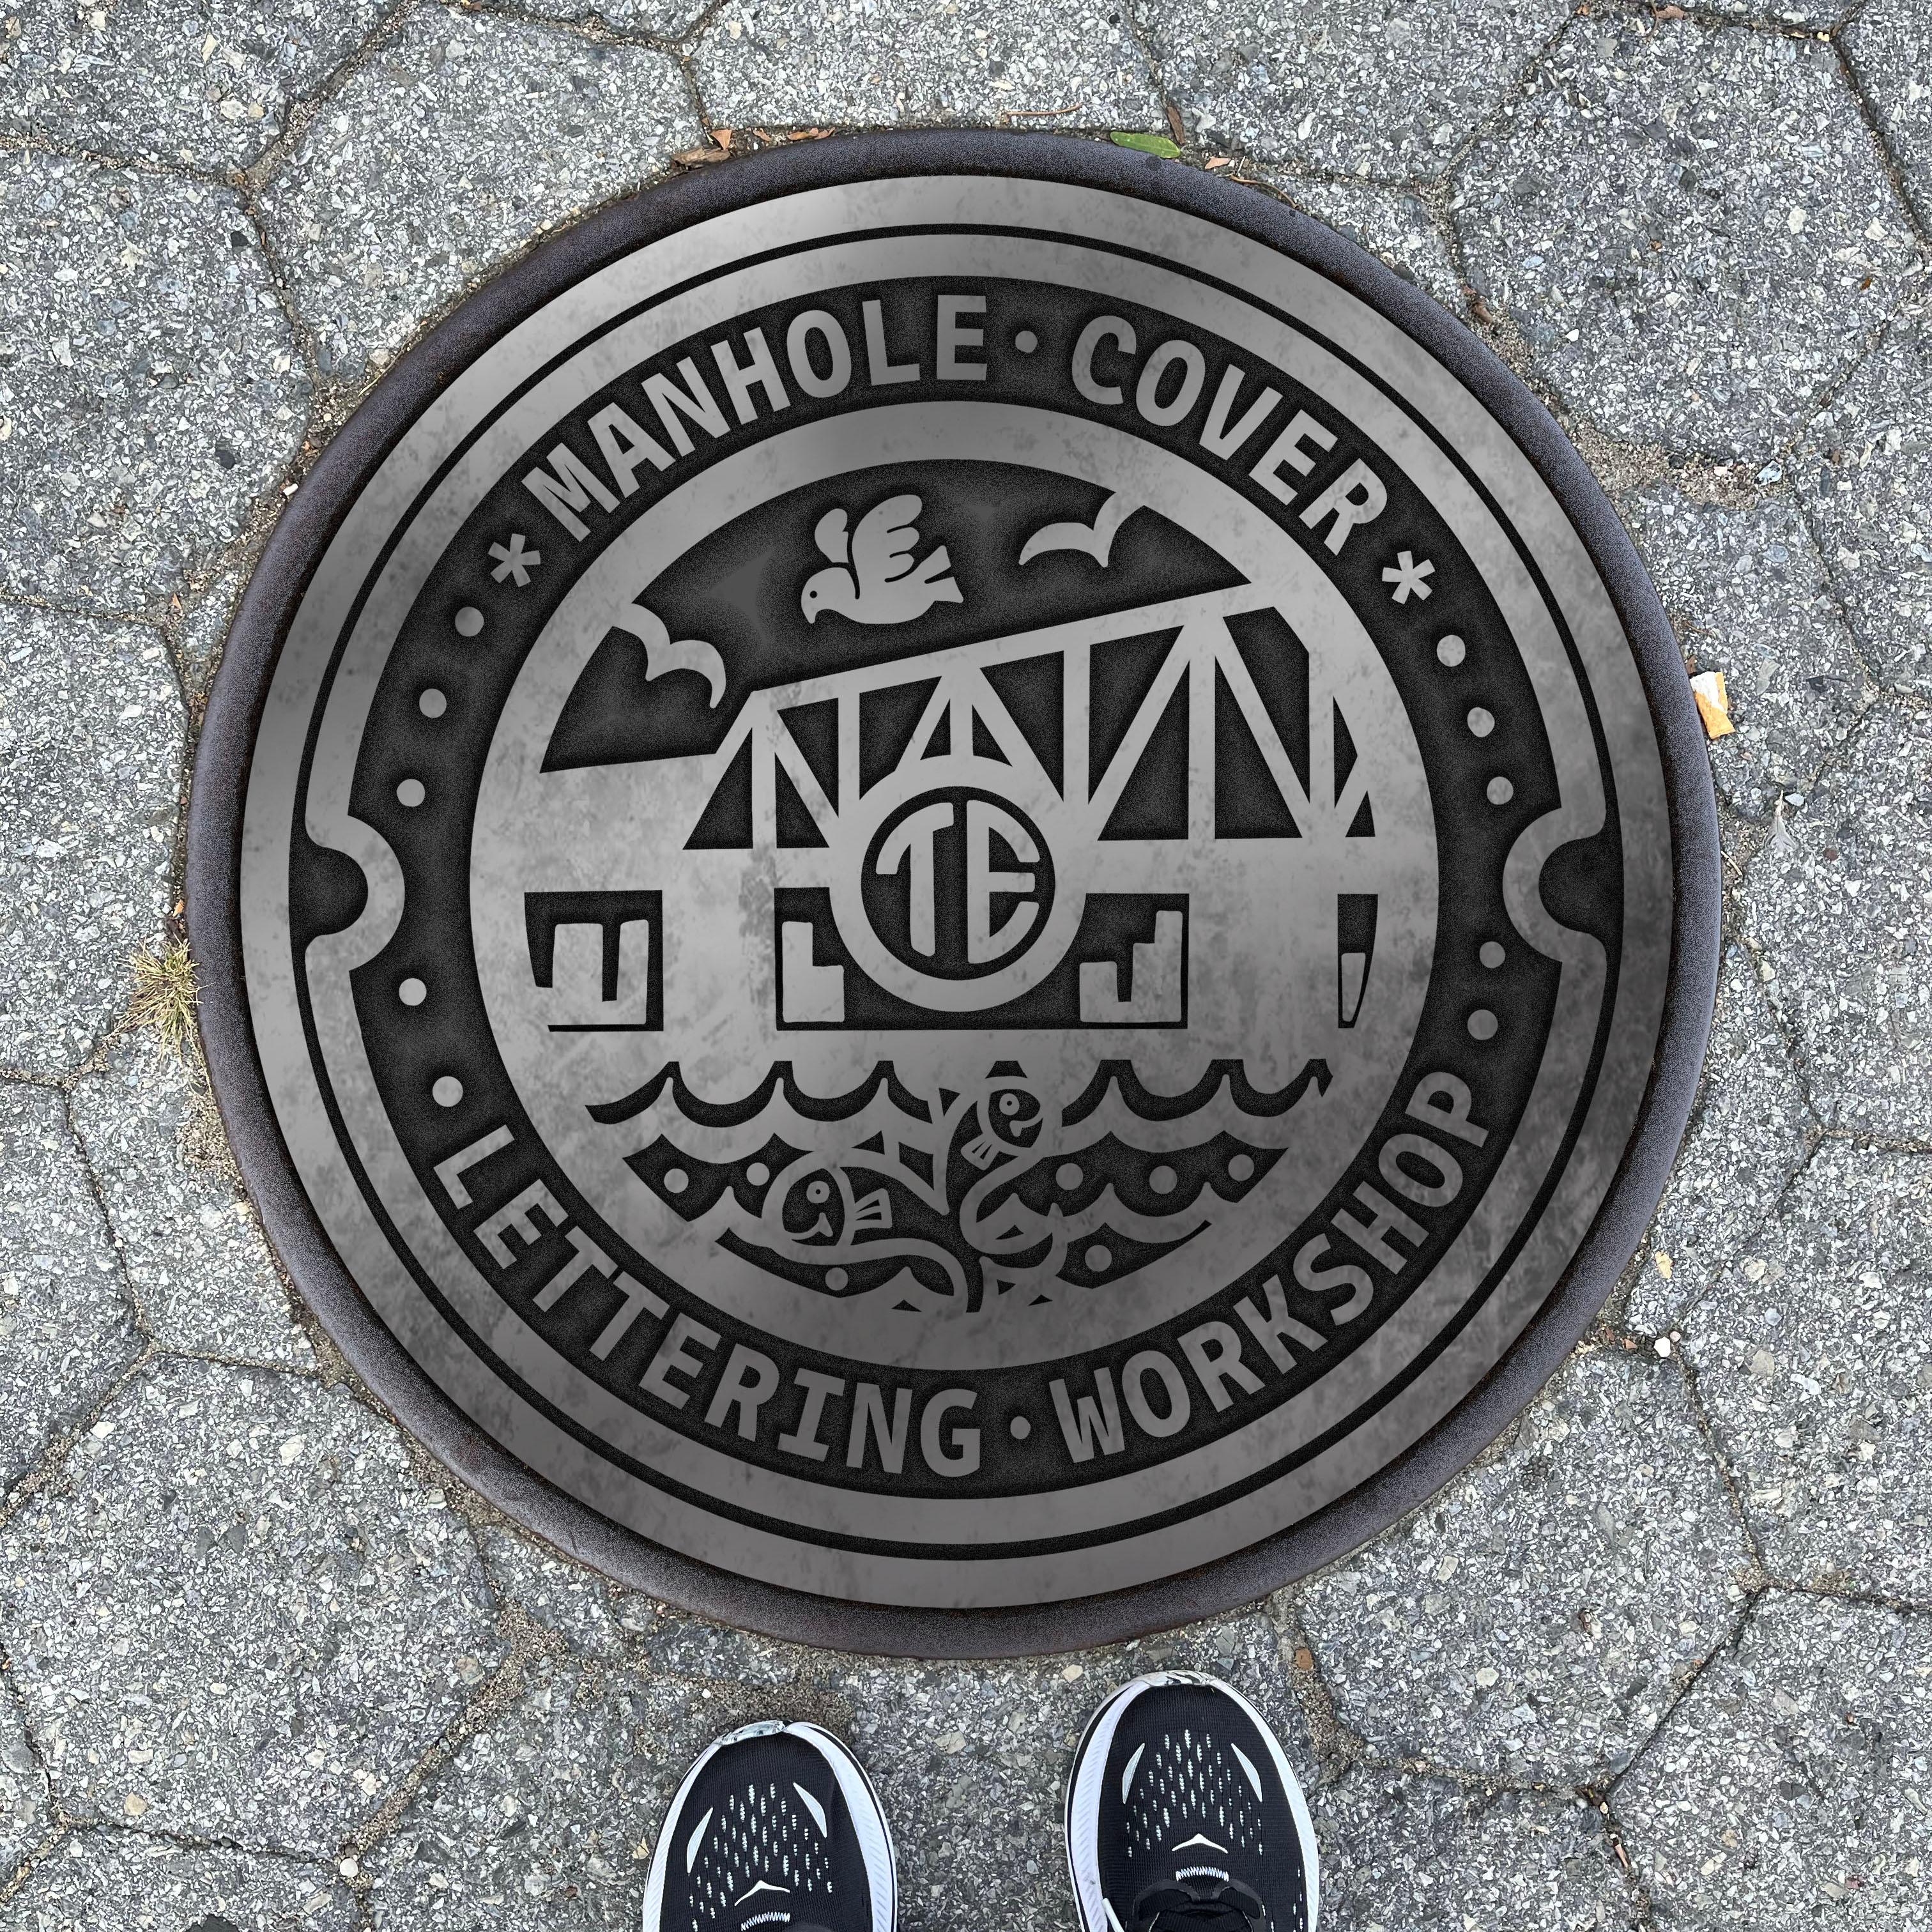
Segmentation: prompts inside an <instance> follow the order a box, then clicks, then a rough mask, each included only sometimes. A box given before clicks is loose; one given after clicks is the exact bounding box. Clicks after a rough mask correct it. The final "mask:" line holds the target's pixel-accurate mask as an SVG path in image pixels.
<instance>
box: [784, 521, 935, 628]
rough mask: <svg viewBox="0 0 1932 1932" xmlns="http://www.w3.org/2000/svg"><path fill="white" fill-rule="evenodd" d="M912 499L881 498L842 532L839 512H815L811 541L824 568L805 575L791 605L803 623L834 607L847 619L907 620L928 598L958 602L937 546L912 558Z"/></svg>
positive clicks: (929, 604)
mask: <svg viewBox="0 0 1932 1932" xmlns="http://www.w3.org/2000/svg"><path fill="white" fill-rule="evenodd" d="M919 504H920V499H919V498H918V497H916V496H888V497H887V498H886V500H885V501H884V502H883V503H881V504H880V505H878V506H877V508H875V509H871V510H868V511H866V513H865V515H864V516H862V517H860V518H859V527H858V528H857V529H856V530H853V532H851V533H850V537H849V538H848V537H847V532H846V514H845V512H844V511H843V510H841V509H830V510H827V511H826V513H825V514H824V515H823V516H822V517H820V518H819V520H818V523H817V528H815V529H814V530H813V532H812V533H811V535H812V540H813V541H814V542H815V543H816V544H817V545H818V547H819V548H820V550H823V552H824V553H825V554H826V556H829V558H830V559H832V566H831V568H829V569H826V570H820V571H814V573H813V574H812V575H811V576H810V577H807V578H806V579H805V589H804V590H803V592H802V593H801V595H799V600H798V604H799V609H800V610H802V611H803V612H804V613H805V622H807V623H808V624H815V623H817V622H818V613H819V612H820V611H821V610H836V611H837V612H838V613H839V615H840V616H844V617H850V619H852V620H853V622H855V623H859V624H909V623H910V622H911V621H912V620H913V618H915V617H922V616H925V615H926V612H927V611H928V610H930V609H932V607H933V605H934V604H963V603H964V602H965V601H966V600H965V598H963V597H962V596H961V595H960V594H959V585H958V584H956V583H954V582H953V579H952V578H951V577H949V576H947V574H946V573H947V571H949V570H950V569H951V568H952V567H953V563H952V559H951V558H950V557H949V556H947V553H946V546H945V545H944V544H940V545H939V547H938V548H937V549H935V550H929V551H928V552H927V553H926V555H925V556H922V557H921V558H920V559H919V562H918V563H917V565H914V564H913V555H912V553H913V548H914V547H915V546H916V544H918V542H919V531H918V529H917V528H916V525H917V523H918V519H919ZM847 565H849V566H850V568H847Z"/></svg>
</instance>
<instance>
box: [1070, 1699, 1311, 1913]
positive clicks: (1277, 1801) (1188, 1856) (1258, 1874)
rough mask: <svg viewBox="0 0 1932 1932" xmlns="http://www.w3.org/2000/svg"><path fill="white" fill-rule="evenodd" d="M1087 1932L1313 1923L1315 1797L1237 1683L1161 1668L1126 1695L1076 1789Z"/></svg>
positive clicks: (1084, 1743)
mask: <svg viewBox="0 0 1932 1932" xmlns="http://www.w3.org/2000/svg"><path fill="white" fill-rule="evenodd" d="M1067 1865H1068V1867H1069V1869H1070V1870H1071V1872H1072V1873H1073V1893H1074V1896H1075V1897H1076V1898H1077V1899H1078V1900H1079V1903H1080V1922H1081V1924H1082V1927H1083V1928H1084V1932H1315V1913H1316V1905H1317V1903H1318V1901H1319V1898H1320V1895H1321V1885H1320V1875H1319V1869H1318V1867H1317V1863H1316V1852H1315V1831H1314V1827H1313V1826H1312V1825H1311V1824H1310V1822H1309V1817H1308V1805H1307V1800H1306V1799H1304V1798H1303V1796H1302V1795H1301V1786H1300V1785H1298V1784H1296V1783H1295V1773H1294V1772H1292V1771H1291V1770H1289V1768H1288V1760H1287V1759H1286V1758H1285V1757H1283V1755H1282V1751H1281V1746H1280V1745H1278V1744H1277V1743H1276V1742H1275V1737H1274V1733H1273V1732H1272V1731H1271V1730H1269V1729H1268V1726H1267V1724H1265V1722H1264V1721H1263V1720H1262V1715H1261V1713H1260V1712H1259V1711H1257V1710H1256V1709H1255V1707H1254V1706H1253V1705H1252V1704H1250V1703H1249V1702H1248V1700H1247V1699H1246V1698H1245V1697H1243V1696H1242V1695H1241V1693H1240V1692H1239V1691H1237V1690H1235V1689H1234V1688H1232V1686H1230V1685H1226V1684H1223V1683H1221V1682H1220V1681H1219V1680H1218V1679H1214V1678H1212V1677H1204V1676H1200V1675H1199V1674H1198V1673H1196V1672H1194V1671H1191V1670H1163V1671H1158V1672H1157V1673H1155V1674H1154V1676H1151V1677H1142V1678H1137V1679H1136V1680H1135V1681H1134V1682H1133V1683H1131V1684H1128V1685H1123V1686H1122V1688H1121V1689H1119V1690H1118V1691H1115V1693H1114V1694H1113V1695H1112V1697H1109V1699H1108V1700H1107V1701H1106V1703H1104V1704H1103V1705H1102V1706H1100V1709H1099V1710H1097V1712H1094V1718H1093V1721H1092V1722H1091V1724H1088V1727H1087V1734H1086V1736H1085V1737H1083V1738H1082V1739H1081V1740H1080V1748H1079V1751H1076V1753H1075V1754H1074V1757H1073V1772H1072V1774H1071V1775H1070V1777H1069V1778H1068V1779H1067Z"/></svg>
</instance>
